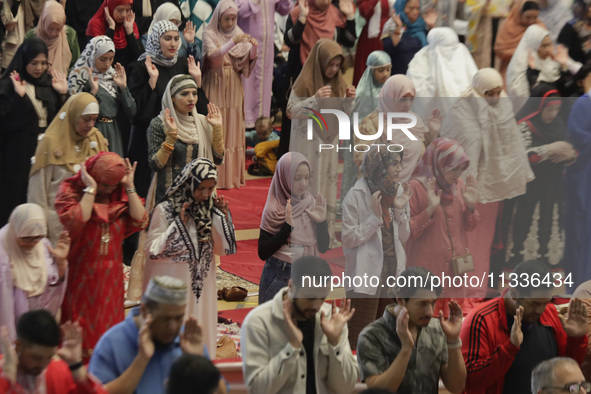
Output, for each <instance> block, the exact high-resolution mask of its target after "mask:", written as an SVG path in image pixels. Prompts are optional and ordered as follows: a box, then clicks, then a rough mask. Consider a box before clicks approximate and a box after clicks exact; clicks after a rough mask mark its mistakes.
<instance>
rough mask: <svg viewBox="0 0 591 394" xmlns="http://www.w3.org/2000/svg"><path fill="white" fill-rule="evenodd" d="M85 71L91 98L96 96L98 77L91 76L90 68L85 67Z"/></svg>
mask: <svg viewBox="0 0 591 394" xmlns="http://www.w3.org/2000/svg"><path fill="white" fill-rule="evenodd" d="M85 68H86V71H87V72H88V83H89V84H90V93H92V95H93V96H96V93H97V92H98V90H99V84H98V77H95V76H93V75H92V70H93V69H92V67H90V68H88V67H85Z"/></svg>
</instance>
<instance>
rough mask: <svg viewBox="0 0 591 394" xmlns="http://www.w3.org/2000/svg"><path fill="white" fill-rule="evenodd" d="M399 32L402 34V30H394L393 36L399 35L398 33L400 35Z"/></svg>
mask: <svg viewBox="0 0 591 394" xmlns="http://www.w3.org/2000/svg"><path fill="white" fill-rule="evenodd" d="M401 34H402V32H399V31H394V35H395V36H399V35H401Z"/></svg>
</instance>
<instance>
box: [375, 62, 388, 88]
mask: <svg viewBox="0 0 591 394" xmlns="http://www.w3.org/2000/svg"><path fill="white" fill-rule="evenodd" d="M391 73H392V65H391V64H385V65H383V66H380V67H377V68H375V69H374V70H373V80H374V81H375V82H376V83H378V84H380V85H383V84H385V83H386V81H387V80H388V78H390V74H391Z"/></svg>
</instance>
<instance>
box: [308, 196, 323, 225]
mask: <svg viewBox="0 0 591 394" xmlns="http://www.w3.org/2000/svg"><path fill="white" fill-rule="evenodd" d="M306 213H307V214H308V216H309V217H310V219H312V220H313V221H314V222H316V223H322V222H324V221H325V220H326V199H325V198H324V197H322V194H320V193H318V195H317V196H316V205H315V206H314V209H306Z"/></svg>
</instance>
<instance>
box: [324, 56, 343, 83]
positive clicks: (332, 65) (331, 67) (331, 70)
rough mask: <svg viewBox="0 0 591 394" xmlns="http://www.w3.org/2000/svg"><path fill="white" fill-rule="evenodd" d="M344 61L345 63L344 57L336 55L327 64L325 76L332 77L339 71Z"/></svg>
mask: <svg viewBox="0 0 591 394" xmlns="http://www.w3.org/2000/svg"><path fill="white" fill-rule="evenodd" d="M342 63H343V58H342V57H340V56H336V57H334V58H332V59H330V61H329V62H328V64H327V65H326V70H324V76H325V77H326V78H327V79H331V78H332V77H334V76H335V75H336V73H338V72H339V70H340V69H341V65H342Z"/></svg>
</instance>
